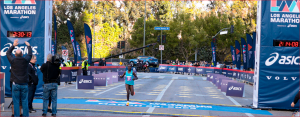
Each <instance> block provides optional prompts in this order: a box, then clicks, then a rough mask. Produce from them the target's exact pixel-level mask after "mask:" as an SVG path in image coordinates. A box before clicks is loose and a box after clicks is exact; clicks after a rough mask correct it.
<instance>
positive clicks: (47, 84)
mask: <svg viewBox="0 0 300 117" xmlns="http://www.w3.org/2000/svg"><path fill="white" fill-rule="evenodd" d="M60 64H61V63H60V59H59V58H57V57H56V56H53V57H52V55H51V54H48V55H47V62H46V63H44V64H43V65H42V67H41V71H42V73H43V81H44V85H43V87H44V91H43V115H42V116H46V114H47V109H48V108H47V106H48V102H49V97H50V96H51V102H52V116H56V112H57V110H56V109H57V85H58V82H59V75H60V69H59V67H60Z"/></svg>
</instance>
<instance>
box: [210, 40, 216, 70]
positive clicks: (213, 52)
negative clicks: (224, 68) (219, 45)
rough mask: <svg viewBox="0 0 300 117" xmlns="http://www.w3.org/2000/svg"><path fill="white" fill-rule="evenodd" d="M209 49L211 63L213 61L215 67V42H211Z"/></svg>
mask: <svg viewBox="0 0 300 117" xmlns="http://www.w3.org/2000/svg"><path fill="white" fill-rule="evenodd" d="M211 50H212V57H213V58H212V60H213V63H214V67H216V63H217V61H216V47H215V44H214V43H213V42H211Z"/></svg>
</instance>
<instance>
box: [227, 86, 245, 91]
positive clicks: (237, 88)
mask: <svg viewBox="0 0 300 117" xmlns="http://www.w3.org/2000/svg"><path fill="white" fill-rule="evenodd" d="M228 90H233V91H242V87H234V86H231V87H229V88H228Z"/></svg>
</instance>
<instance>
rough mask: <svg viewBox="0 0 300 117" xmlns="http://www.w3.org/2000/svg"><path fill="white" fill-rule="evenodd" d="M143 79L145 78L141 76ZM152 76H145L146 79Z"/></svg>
mask: <svg viewBox="0 0 300 117" xmlns="http://www.w3.org/2000/svg"><path fill="white" fill-rule="evenodd" d="M141 77H143V76H141ZM150 77H151V76H145V77H144V78H150Z"/></svg>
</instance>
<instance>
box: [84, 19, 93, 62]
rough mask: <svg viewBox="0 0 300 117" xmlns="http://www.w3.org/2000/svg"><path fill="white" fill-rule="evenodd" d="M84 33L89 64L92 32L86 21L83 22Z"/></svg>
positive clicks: (90, 60)
mask: <svg viewBox="0 0 300 117" xmlns="http://www.w3.org/2000/svg"><path fill="white" fill-rule="evenodd" d="M84 34H85V42H86V49H87V55H88V63H89V64H91V63H92V50H93V47H92V44H93V41H92V32H91V29H90V27H89V25H87V24H86V23H84Z"/></svg>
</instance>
